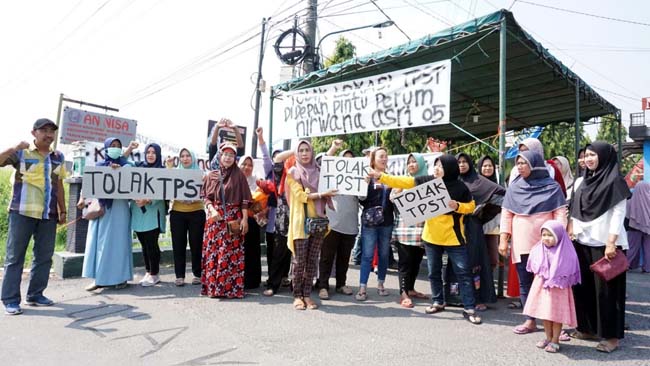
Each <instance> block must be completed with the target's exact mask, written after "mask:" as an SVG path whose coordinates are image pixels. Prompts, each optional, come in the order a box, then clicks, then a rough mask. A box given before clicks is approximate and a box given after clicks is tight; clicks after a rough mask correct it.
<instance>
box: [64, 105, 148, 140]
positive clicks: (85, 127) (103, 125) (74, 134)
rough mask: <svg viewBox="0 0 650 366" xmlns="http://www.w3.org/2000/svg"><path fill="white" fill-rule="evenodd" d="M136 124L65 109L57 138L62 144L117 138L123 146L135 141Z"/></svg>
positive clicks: (68, 108)
mask: <svg viewBox="0 0 650 366" xmlns="http://www.w3.org/2000/svg"><path fill="white" fill-rule="evenodd" d="M136 127H137V122H136V121H135V120H132V119H124V118H120V117H114V116H109V115H106V114H100V113H93V112H87V111H82V110H80V109H74V108H70V107H65V110H64V111H63V122H62V124H61V130H60V131H59V136H60V137H61V143H62V144H69V143H71V142H74V141H95V142H102V143H103V142H104V140H106V139H107V138H109V137H117V138H118V139H120V141H121V142H122V145H123V146H127V145H128V144H129V142H131V141H133V140H135V139H136V136H135V135H136Z"/></svg>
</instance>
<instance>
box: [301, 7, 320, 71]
mask: <svg viewBox="0 0 650 366" xmlns="http://www.w3.org/2000/svg"><path fill="white" fill-rule="evenodd" d="M307 2H308V5H307V32H306V35H307V38H309V39H308V41H309V48H310V50H311V51H310V54H309V55H307V57H306V58H305V62H304V64H303V70H304V71H305V74H308V73H310V72H312V71H314V70H317V69H318V65H316V64H315V63H314V61H316V53H315V52H316V51H317V50H316V24H317V21H318V0H307Z"/></svg>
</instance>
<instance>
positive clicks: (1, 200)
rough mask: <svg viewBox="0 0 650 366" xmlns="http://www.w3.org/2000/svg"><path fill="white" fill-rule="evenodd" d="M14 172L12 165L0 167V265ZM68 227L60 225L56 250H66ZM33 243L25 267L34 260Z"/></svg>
mask: <svg viewBox="0 0 650 366" xmlns="http://www.w3.org/2000/svg"><path fill="white" fill-rule="evenodd" d="M13 174H14V169H13V168H11V167H8V168H0V266H3V265H4V262H5V253H6V251H7V232H8V231H9V210H8V207H9V202H10V201H11V193H12V187H11V183H10V182H9V180H10V178H11V177H12V176H13ZM65 195H66V205H67V201H68V187H67V184H66V187H65ZM67 232H68V229H67V227H58V228H57V233H56V244H55V248H54V250H55V251H57V252H58V251H62V250H65V241H66V236H67ZM31 248H32V244H31V243H30V246H29V248H27V254H26V256H25V264H26V265H25V267H28V266H29V265H30V263H31V261H32V249H31Z"/></svg>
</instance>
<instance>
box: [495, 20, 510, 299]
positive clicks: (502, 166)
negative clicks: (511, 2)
mask: <svg viewBox="0 0 650 366" xmlns="http://www.w3.org/2000/svg"><path fill="white" fill-rule="evenodd" d="M506 32H507V29H506V17H505V16H504V17H503V18H502V19H501V29H499V178H500V179H501V180H500V181H501V184H502V185H503V186H505V184H506V172H505V170H506V159H505V150H506V44H507V43H506V41H507V40H506V35H507V33H506ZM499 259H500V261H502V262H505V258H503V257H501V258H499ZM512 270H513V268H511V267H509V268H508V271H512ZM503 278H504V273H503V266H499V271H498V274H497V296H499V297H503Z"/></svg>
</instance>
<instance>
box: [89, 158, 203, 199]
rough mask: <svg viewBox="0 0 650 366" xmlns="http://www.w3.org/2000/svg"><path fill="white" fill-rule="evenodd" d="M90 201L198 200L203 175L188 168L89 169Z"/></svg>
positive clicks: (92, 167)
mask: <svg viewBox="0 0 650 366" xmlns="http://www.w3.org/2000/svg"><path fill="white" fill-rule="evenodd" d="M82 184H83V185H82V187H83V196H84V197H87V198H113V199H142V198H148V199H158V200H173V199H179V200H188V201H189V200H198V199H200V192H201V186H202V185H203V172H202V171H200V170H194V169H192V170H189V169H188V170H185V169H160V168H158V169H156V168H132V167H126V166H125V167H121V168H117V169H113V168H110V167H103V166H101V167H100V166H88V167H86V169H85V171H84V175H83V183H82Z"/></svg>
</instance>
